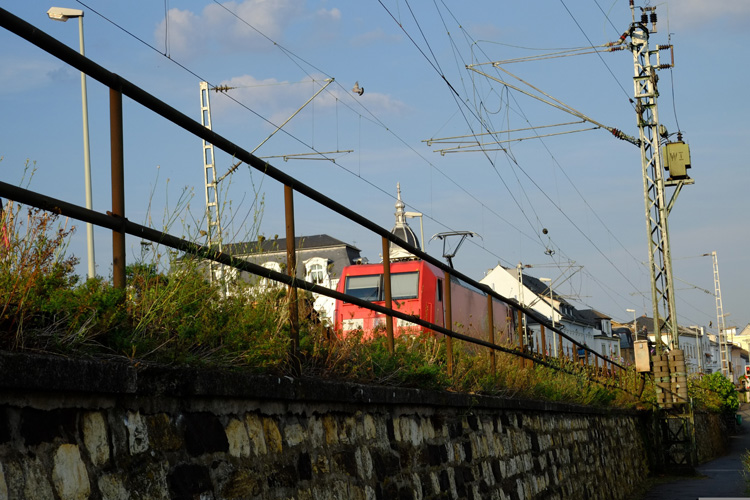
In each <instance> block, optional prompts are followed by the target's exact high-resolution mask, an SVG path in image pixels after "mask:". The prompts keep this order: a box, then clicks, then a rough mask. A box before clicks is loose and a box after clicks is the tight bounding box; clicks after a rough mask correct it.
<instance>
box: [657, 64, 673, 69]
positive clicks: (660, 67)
mask: <svg viewBox="0 0 750 500" xmlns="http://www.w3.org/2000/svg"><path fill="white" fill-rule="evenodd" d="M671 67H672V65H671V64H660V65H658V66H657V67H656V68H657V69H669V68H671Z"/></svg>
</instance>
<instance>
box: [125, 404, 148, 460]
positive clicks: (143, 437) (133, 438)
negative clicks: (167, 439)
mask: <svg viewBox="0 0 750 500" xmlns="http://www.w3.org/2000/svg"><path fill="white" fill-rule="evenodd" d="M125 428H127V430H128V449H129V451H130V454H131V455H137V454H139V453H143V452H144V451H146V450H148V428H147V427H146V421H145V420H144V419H143V417H141V414H140V413H139V412H132V411H129V412H128V413H127V416H126V417H125Z"/></svg>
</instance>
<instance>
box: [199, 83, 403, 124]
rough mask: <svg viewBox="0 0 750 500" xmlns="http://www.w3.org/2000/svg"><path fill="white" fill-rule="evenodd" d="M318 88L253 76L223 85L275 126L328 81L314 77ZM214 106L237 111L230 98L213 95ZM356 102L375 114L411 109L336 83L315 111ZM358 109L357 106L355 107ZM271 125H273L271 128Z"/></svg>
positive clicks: (222, 110) (221, 110)
mask: <svg viewBox="0 0 750 500" xmlns="http://www.w3.org/2000/svg"><path fill="white" fill-rule="evenodd" d="M313 77H314V78H315V80H316V83H315V85H313V84H312V83H311V82H309V81H308V82H302V83H296V82H288V81H279V80H277V79H275V78H266V79H258V78H255V77H254V76H252V75H242V76H236V77H233V78H231V79H229V80H226V81H223V82H221V84H220V85H228V86H229V87H236V88H235V89H233V90H231V97H232V98H233V99H235V100H237V101H239V102H240V103H242V104H243V105H245V106H247V107H248V108H250V109H252V110H253V111H255V112H257V113H258V114H260V115H261V116H263V117H266V118H267V119H268V120H270V121H271V122H272V123H274V124H276V125H280V124H281V123H282V122H284V120H286V119H287V118H289V116H291V115H292V113H294V112H295V111H296V110H297V109H298V108H299V107H300V106H302V104H304V103H305V101H307V100H308V99H309V98H310V97H312V95H313V94H314V93H315V92H316V91H318V90H319V89H320V87H321V86H322V85H323V80H324V79H325V77H324V76H322V75H313ZM211 97H212V100H211V106H212V111H213V112H214V114H216V115H218V114H221V113H230V112H234V111H235V110H236V109H237V105H236V104H235V103H233V102H231V100H230V99H227V98H221V99H218V98H214V97H213V95H212V96H211ZM351 99H356V100H358V101H360V102H362V104H364V105H365V106H366V107H367V109H369V110H370V111H372V112H373V113H375V114H376V115H400V114H403V113H404V112H406V110H407V109H408V106H407V105H406V104H405V103H403V102H401V101H398V100H396V99H393V98H392V97H391V96H389V95H386V94H380V93H377V92H365V94H364V95H363V96H350V95H349V94H348V93H347V92H346V91H344V90H342V89H341V87H339V86H338V85H336V84H335V83H334V84H332V85H329V86H328V89H326V90H325V91H323V92H322V93H320V94H318V96H317V97H316V98H315V112H316V113H326V112H331V113H333V112H335V108H336V105H337V102H336V101H337V100H339V101H343V100H349V102H351ZM354 107H355V108H356V106H354ZM269 126H270V125H269Z"/></svg>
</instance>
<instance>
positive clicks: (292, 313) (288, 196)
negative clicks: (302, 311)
mask: <svg viewBox="0 0 750 500" xmlns="http://www.w3.org/2000/svg"><path fill="white" fill-rule="evenodd" d="M284 214H285V216H286V273H287V275H288V276H289V277H291V278H294V277H295V276H296V275H297V251H296V248H295V244H294V239H295V236H294V190H293V189H292V187H291V186H289V185H287V184H285V185H284ZM287 292H288V294H289V339H290V341H291V342H290V345H289V361H290V362H291V367H292V372H293V373H294V374H295V375H299V374H300V372H301V366H300V359H299V309H298V307H297V288H295V287H293V286H291V285H290V286H289V287H288V290H287Z"/></svg>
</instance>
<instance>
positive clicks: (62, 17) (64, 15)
mask: <svg viewBox="0 0 750 500" xmlns="http://www.w3.org/2000/svg"><path fill="white" fill-rule="evenodd" d="M47 15H48V16H49V18H50V19H52V20H53V21H62V22H65V21H67V20H68V19H72V18H74V17H83V11H82V10H80V9H68V8H66V7H51V8H50V9H49V10H48V11H47Z"/></svg>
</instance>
